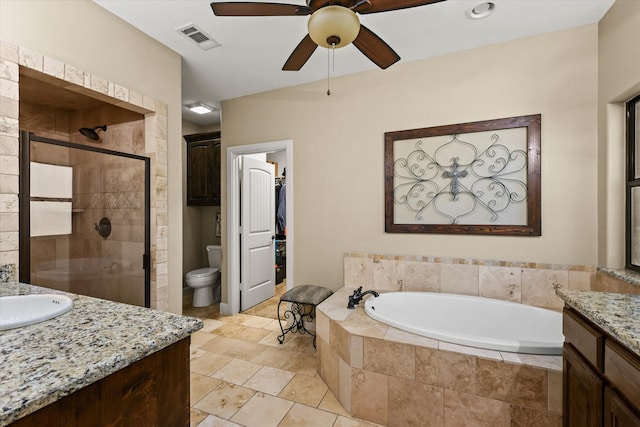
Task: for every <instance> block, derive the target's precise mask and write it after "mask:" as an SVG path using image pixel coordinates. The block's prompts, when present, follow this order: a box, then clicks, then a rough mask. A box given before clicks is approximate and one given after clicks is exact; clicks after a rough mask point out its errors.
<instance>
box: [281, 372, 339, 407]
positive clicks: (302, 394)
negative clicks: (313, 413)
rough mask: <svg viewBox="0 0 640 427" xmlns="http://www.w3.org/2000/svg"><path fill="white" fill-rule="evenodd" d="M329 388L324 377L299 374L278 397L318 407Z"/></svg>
mask: <svg viewBox="0 0 640 427" xmlns="http://www.w3.org/2000/svg"><path fill="white" fill-rule="evenodd" d="M327 390H328V388H327V385H326V384H325V383H324V381H323V380H322V378H319V377H309V376H307V375H302V374H297V375H295V376H294V377H293V379H292V380H291V381H289V383H288V384H287V385H286V387H284V389H283V390H282V391H281V392H280V394H279V395H278V397H281V398H283V399H287V400H292V401H294V402H298V403H302V404H304V405H308V406H313V407H317V406H318V405H319V404H320V402H321V401H322V398H323V397H324V396H325V394H326V393H327Z"/></svg>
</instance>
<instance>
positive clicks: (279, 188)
mask: <svg viewBox="0 0 640 427" xmlns="http://www.w3.org/2000/svg"><path fill="white" fill-rule="evenodd" d="M285 171H286V170H283V171H282V175H283V177H282V178H277V181H276V182H277V183H276V189H275V191H276V193H275V195H276V235H282V236H285V235H286V234H287V208H286V206H287V184H286V181H285V178H284V175H285Z"/></svg>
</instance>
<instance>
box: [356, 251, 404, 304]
mask: <svg viewBox="0 0 640 427" xmlns="http://www.w3.org/2000/svg"><path fill="white" fill-rule="evenodd" d="M403 283H404V260H396V259H380V258H374V260H373V283H372V284H369V285H368V286H363V290H367V289H375V290H377V291H401V290H402V286H403ZM369 298H370V297H369Z"/></svg>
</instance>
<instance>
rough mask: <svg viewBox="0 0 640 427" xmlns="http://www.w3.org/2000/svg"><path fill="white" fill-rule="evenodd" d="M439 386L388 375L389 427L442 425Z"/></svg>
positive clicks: (442, 410)
mask: <svg viewBox="0 0 640 427" xmlns="http://www.w3.org/2000/svg"><path fill="white" fill-rule="evenodd" d="M443 402H444V391H443V390H442V389H441V388H440V387H433V386H430V385H427V384H422V383H418V382H415V381H411V380H406V379H403V378H395V377H389V427H412V426H415V427H428V426H444V404H443Z"/></svg>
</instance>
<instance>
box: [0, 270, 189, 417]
mask: <svg viewBox="0 0 640 427" xmlns="http://www.w3.org/2000/svg"><path fill="white" fill-rule="evenodd" d="M36 293H38V294H41V293H61V294H66V295H69V296H71V297H72V298H73V304H74V305H73V308H72V309H71V310H70V311H69V312H67V313H65V314H63V315H61V316H59V317H56V318H54V319H51V320H47V321H45V322H41V323H37V324H34V325H31V326H27V327H23V328H17V329H9V330H6V331H0V355H1V356H0V426H4V425H7V424H9V423H11V422H13V421H15V420H17V419H19V418H21V417H23V416H25V415H27V414H30V413H32V412H35V411H36V410H38V409H40V408H42V407H44V406H46V405H48V404H50V403H52V402H55V401H56V400H58V399H60V398H61V397H64V396H66V395H69V394H71V393H73V392H74V391H76V390H79V389H81V388H83V387H86V386H87V385H89V384H92V383H94V382H96V381H98V380H101V379H102V378H104V377H106V376H108V375H110V374H112V373H114V372H116V371H118V370H120V369H122V368H124V367H126V366H128V365H130V364H132V363H133V362H135V361H137V360H140V359H143V358H144V357H146V356H148V355H150V354H152V353H154V352H156V351H158V350H161V349H163V348H164V347H167V346H169V345H171V344H173V343H175V342H178V341H180V340H181V339H183V338H186V337H188V336H190V335H191V334H192V333H193V332H195V331H197V330H198V329H200V328H202V321H200V320H199V319H195V318H192V317H185V316H179V315H176V314H172V313H165V312H161V311H156V310H150V309H147V308H143V307H138V306H133V305H127V304H122V303H117V302H112V301H106V300H101V299H97V298H91V297H86V296H81V295H74V294H69V293H65V292H60V291H55V290H52V289H47V288H42V287H38V286H31V285H25V284H22V283H15V282H14V283H0V297H2V296H9V295H23V294H36Z"/></svg>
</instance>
